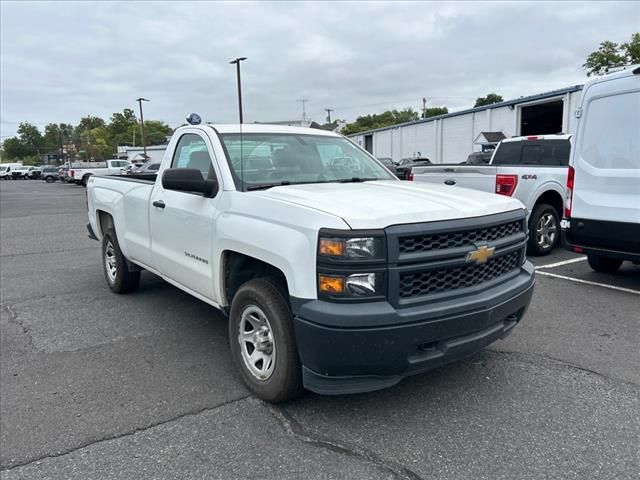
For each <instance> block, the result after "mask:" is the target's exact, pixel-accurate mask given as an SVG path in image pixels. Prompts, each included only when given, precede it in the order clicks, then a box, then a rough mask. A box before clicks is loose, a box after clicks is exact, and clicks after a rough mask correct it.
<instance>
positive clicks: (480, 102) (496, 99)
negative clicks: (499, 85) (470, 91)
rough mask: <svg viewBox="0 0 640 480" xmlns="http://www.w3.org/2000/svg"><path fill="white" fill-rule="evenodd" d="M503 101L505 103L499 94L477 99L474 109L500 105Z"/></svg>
mask: <svg viewBox="0 0 640 480" xmlns="http://www.w3.org/2000/svg"><path fill="white" fill-rule="evenodd" d="M502 101H504V99H503V98H502V95H498V94H497V93H490V94H488V95H487V96H486V97H478V98H477V99H476V104H475V105H474V106H473V107H474V108H475V107H482V106H484V105H492V104H494V103H500V102H502Z"/></svg>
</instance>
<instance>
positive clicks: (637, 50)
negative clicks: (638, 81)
mask: <svg viewBox="0 0 640 480" xmlns="http://www.w3.org/2000/svg"><path fill="white" fill-rule="evenodd" d="M620 48H621V49H622V51H623V52H624V54H625V56H626V57H627V63H630V64H632V65H635V64H636V63H640V32H636V33H634V34H633V35H631V40H630V41H628V42H626V43H623V44H622V45H620Z"/></svg>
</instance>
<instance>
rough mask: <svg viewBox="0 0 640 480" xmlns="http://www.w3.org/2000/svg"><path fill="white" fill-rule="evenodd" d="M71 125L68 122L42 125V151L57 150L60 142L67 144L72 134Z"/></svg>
mask: <svg viewBox="0 0 640 480" xmlns="http://www.w3.org/2000/svg"><path fill="white" fill-rule="evenodd" d="M73 130H74V129H73V125H71V124H68V123H49V124H48V125H46V126H45V127H44V151H45V153H48V152H59V151H60V144H63V145H65V144H67V143H68V142H69V140H70V139H71V137H72V136H73Z"/></svg>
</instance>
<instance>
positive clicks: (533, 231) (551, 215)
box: [527, 203, 560, 257]
mask: <svg viewBox="0 0 640 480" xmlns="http://www.w3.org/2000/svg"><path fill="white" fill-rule="evenodd" d="M559 232H560V221H559V217H558V211H557V210H556V209H555V208H553V207H552V206H551V205H548V204H546V203H541V204H540V205H536V206H535V208H534V209H533V212H531V217H529V243H528V245H527V246H528V248H527V251H528V253H529V254H531V255H534V256H537V257H541V256H543V255H548V254H549V253H551V250H553V247H555V245H556V243H557V242H558V239H559V238H560V236H559V235H558V233H559Z"/></svg>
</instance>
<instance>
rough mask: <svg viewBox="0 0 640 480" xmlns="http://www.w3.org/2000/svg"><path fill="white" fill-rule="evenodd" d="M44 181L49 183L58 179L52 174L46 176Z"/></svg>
mask: <svg viewBox="0 0 640 480" xmlns="http://www.w3.org/2000/svg"><path fill="white" fill-rule="evenodd" d="M44 181H45V182H47V183H53V182H55V181H56V179H55V178H53V177H52V176H48V177H45V179H44Z"/></svg>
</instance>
